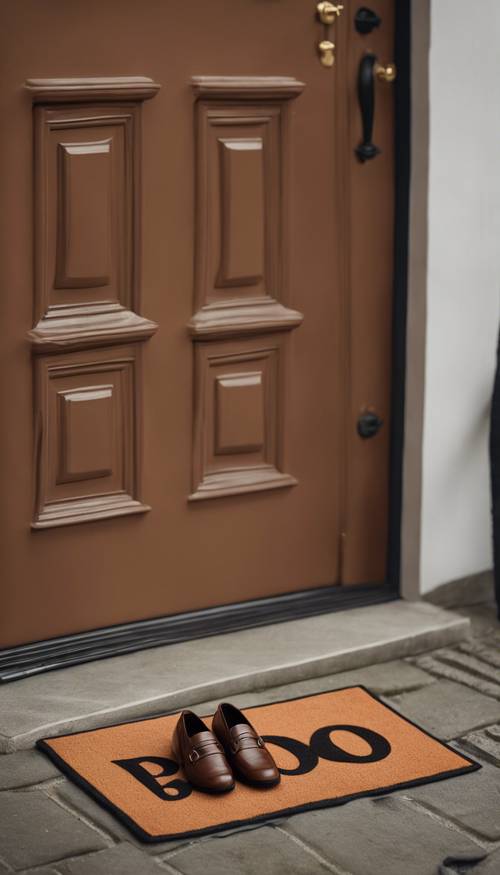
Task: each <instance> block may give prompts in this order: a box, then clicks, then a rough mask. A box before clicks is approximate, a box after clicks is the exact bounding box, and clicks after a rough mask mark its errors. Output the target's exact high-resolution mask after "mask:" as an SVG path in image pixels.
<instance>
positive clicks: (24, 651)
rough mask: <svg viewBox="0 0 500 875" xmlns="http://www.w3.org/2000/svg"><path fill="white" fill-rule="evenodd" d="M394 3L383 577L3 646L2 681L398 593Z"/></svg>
mask: <svg viewBox="0 0 500 875" xmlns="http://www.w3.org/2000/svg"><path fill="white" fill-rule="evenodd" d="M395 6H396V40H395V43H396V45H395V61H396V65H397V68H398V77H397V79H396V82H395V101H396V125H395V147H396V148H395V156H396V157H395V175H396V179H395V183H396V184H395V216H396V221H395V245H394V304H393V341H392V343H393V359H392V361H393V369H392V386H391V397H392V402H391V410H392V415H391V463H390V486H389V499H390V500H389V538H388V545H387V555H388V558H387V579H386V581H385V582H384V583H383V584H380V583H377V584H366V585H360V586H354V587H340V586H327V587H318V588H316V589H308V590H303V591H301V592H294V593H288V594H286V595H280V596H273V597H271V598H262V599H254V600H252V601H246V602H240V603H237V604H231V605H222V606H220V607H215V608H207V609H204V610H199V611H192V612H189V613H183V614H175V615H173V616H172V615H171V616H168V617H160V618H157V619H153V620H142V621H139V622H135V623H126V624H121V625H117V626H111V627H107V628H103V629H97V630H95V631H91V632H82V633H79V634H76V635H68V636H64V637H60V638H51V639H49V640H46V641H40V642H34V643H31V644H23V645H20V646H18V647H11V648H9V649H5V650H0V683H1V682H7V681H12V680H18V679H21V678H25V677H29V676H31V675H34V674H39V673H40V672H44V671H48V670H50V669H56V668H63V667H65V666H70V665H77V664H79V663H83V662H89V661H91V660H95V659H101V658H104V657H107V656H117V655H119V654H121V653H130V652H132V651H135V650H143V649H146V648H149V647H158V646H160V645H165V644H174V643H178V642H181V641H187V640H190V639H195V638H204V637H207V636H210V635H218V634H222V633H224V632H234V631H236V630H238V629H246V628H249V627H252V626H263V625H268V624H270V623H277V622H284V621H286V620H295V619H298V618H301V617H307V616H313V615H314V614H321V613H328V612H331V611H339V610H346V609H347V608H352V607H359V606H363V605H374V604H379V603H381V602H387V601H392V600H393V599H396V598H398V597H399V592H400V566H401V511H402V474H403V441H404V419H405V374H406V314H407V268H408V235H409V188H410V123H411V93H410V57H411V55H410V53H411V24H410V21H411V0H398V2H397V3H396V4H395Z"/></svg>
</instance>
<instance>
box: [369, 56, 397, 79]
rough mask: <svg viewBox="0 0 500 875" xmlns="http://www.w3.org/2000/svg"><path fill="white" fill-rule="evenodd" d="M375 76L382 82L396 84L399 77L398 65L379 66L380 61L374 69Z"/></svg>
mask: <svg viewBox="0 0 500 875" xmlns="http://www.w3.org/2000/svg"><path fill="white" fill-rule="evenodd" d="M374 72H375V76H376V77H377V79H378V80H379V81H380V82H394V80H395V78H396V76H397V72H398V71H397V70H396V64H386V65H385V67H384V65H383V64H379V63H378V61H377V63H376V64H375V68H374Z"/></svg>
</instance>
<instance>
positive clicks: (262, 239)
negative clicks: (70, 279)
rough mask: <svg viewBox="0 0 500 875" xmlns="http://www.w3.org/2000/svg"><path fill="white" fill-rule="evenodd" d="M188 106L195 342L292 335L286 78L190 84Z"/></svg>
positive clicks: (291, 87) (204, 79)
mask: <svg viewBox="0 0 500 875" xmlns="http://www.w3.org/2000/svg"><path fill="white" fill-rule="evenodd" d="M191 81H192V87H193V92H194V94H195V96H196V98H197V102H196V137H197V140H196V152H197V178H196V191H197V207H196V214H197V237H196V240H197V245H196V255H195V274H196V277H195V313H194V315H193V317H192V318H191V320H190V322H189V324H188V329H189V332H190V334H191V336H192V338H193V340H197V339H200V340H210V339H214V340H217V339H219V338H223V337H231V336H239V335H247V334H255V333H257V334H260V333H262V332H271V331H282V330H290V329H292V328H295V327H297V326H298V325H300V323H301V322H302V318H303V317H302V314H301V313H299V312H298V311H296V310H293V309H292V308H290V307H289V306H288V297H289V289H288V246H289V241H288V233H287V216H288V210H289V208H290V205H289V188H290V168H289V151H290V143H289V140H290V134H289V118H288V115H289V114H288V104H289V101H290V100H291V99H293V98H296V97H297V96H298V95H299V94H300V93H301V91H302V90H303V88H304V85H303V83H301V82H299V81H298V80H296V79H293V78H288V77H252V76H250V77H213V76H197V77H194V78H193V79H192V80H191Z"/></svg>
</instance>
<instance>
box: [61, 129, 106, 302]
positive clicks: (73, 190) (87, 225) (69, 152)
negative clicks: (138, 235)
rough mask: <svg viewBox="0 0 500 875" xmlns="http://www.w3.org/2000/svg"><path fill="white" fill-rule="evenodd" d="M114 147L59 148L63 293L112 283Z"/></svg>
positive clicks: (100, 144)
mask: <svg viewBox="0 0 500 875" xmlns="http://www.w3.org/2000/svg"><path fill="white" fill-rule="evenodd" d="M111 143H112V140H103V141H101V142H99V141H98V142H87V143H59V145H58V152H59V156H58V157H59V160H58V188H59V199H60V207H59V209H60V215H59V221H58V226H57V244H56V247H57V254H56V276H55V282H54V287H55V288H57V289H70V288H82V289H85V288H92V287H93V286H108V285H109V283H110V280H111V277H110V269H111V260H112V256H111V251H112V236H111V235H112V216H111V187H112V176H111V165H110V156H111Z"/></svg>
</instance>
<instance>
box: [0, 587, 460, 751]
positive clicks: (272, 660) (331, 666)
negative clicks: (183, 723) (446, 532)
mask: <svg viewBox="0 0 500 875" xmlns="http://www.w3.org/2000/svg"><path fill="white" fill-rule="evenodd" d="M469 627H470V622H469V620H468V619H467V618H465V617H461V616H458V615H457V614H454V613H451V612H450V611H445V610H443V609H442V608H438V607H435V606H434V605H430V604H426V603H423V602H418V603H411V602H404V601H393V602H388V603H386V604H381V605H374V606H370V607H363V608H355V609H352V610H348V611H340V612H338V613H334V614H322V615H321V616H316V617H308V618H306V619H302V620H293V621H291V622H288V623H277V624H275V625H272V626H264V627H260V628H256V629H245V630H243V631H240V632H231V633H229V634H226V635H217V636H213V637H211V638H204V639H198V640H196V641H188V642H184V643H182V644H172V645H170V646H167V647H157V648H155V649H152V650H144V651H142V652H139V653H130V654H127V655H125V656H117V657H113V658H110V659H103V660H100V661H98V662H91V663H87V664H86V665H78V666H74V667H72V668H65V669H62V670H59V671H53V672H49V673H47V674H43V675H40V676H37V677H32V678H27V679H26V680H21V681H18V682H16V683H13V684H8V685H6V686H4V687H1V688H0V752H2V753H8V752H11V751H15V750H21V749H23V748H29V747H31V746H32V745H33V743H34V742H35V741H36V740H37V739H38V738H42V737H43V736H47V735H62V734H64V733H66V732H71V731H77V730H81V729H92V728H94V727H97V726H107V725H110V724H112V723H119V722H122V721H125V720H130V719H135V718H138V717H145V716H150V715H155V714H160V713H163V712H166V711H175V710H177V709H178V708H183V707H187V706H193V705H196V704H197V703H200V702H204V701H208V700H210V699H215V698H217V697H224V698H227V697H228V696H232V695H236V694H237V693H244V692H248V691H252V690H257V689H264V688H267V687H271V686H277V685H282V684H288V683H292V682H295V681H300V680H304V679H308V678H313V677H320V676H323V675H327V674H332V673H336V672H340V671H346V670H348V669H356V668H361V667H362V666H366V665H370V664H373V663H380V662H386V661H387V660H391V659H397V658H401V657H405V656H414V655H416V654H419V653H424V652H425V651H427V650H431V649H435V648H438V647H446V646H447V645H450V644H454V643H456V642H457V641H460V640H462V639H464V638H465V637H467V634H468V631H469Z"/></svg>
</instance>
